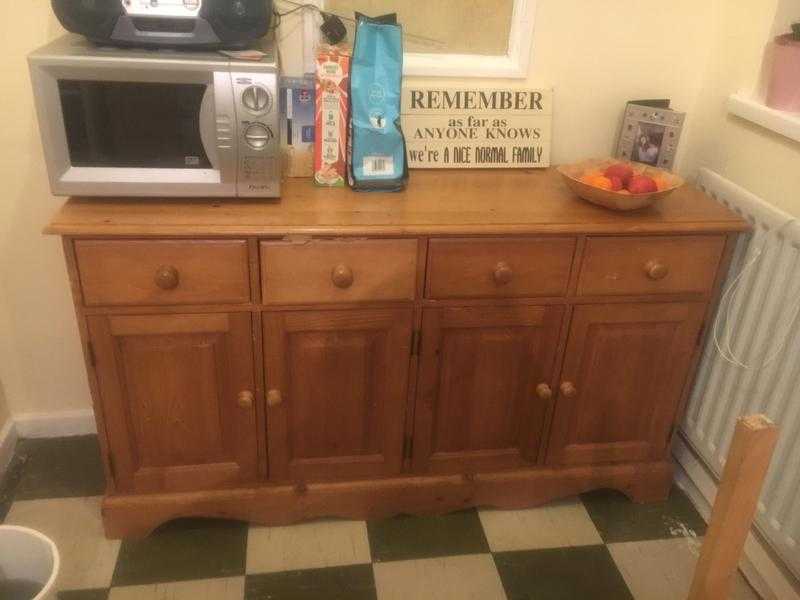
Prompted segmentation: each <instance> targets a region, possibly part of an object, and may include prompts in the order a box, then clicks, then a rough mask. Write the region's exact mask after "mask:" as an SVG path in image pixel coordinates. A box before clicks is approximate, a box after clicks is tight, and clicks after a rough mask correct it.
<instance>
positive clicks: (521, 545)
mask: <svg viewBox="0 0 800 600" xmlns="http://www.w3.org/2000/svg"><path fill="white" fill-rule="evenodd" d="M102 491H103V473H102V468H101V465H100V460H99V450H98V446H97V440H96V438H94V437H92V436H88V437H76V438H64V439H55V440H22V441H20V442H19V445H18V446H17V451H16V456H15V459H14V462H13V463H12V466H11V468H10V469H9V471H8V472H7V474H6V477H5V479H4V481H3V483H2V486H1V487H0V518H3V519H4V520H5V522H6V523H10V524H18V525H26V526H29V527H33V528H36V529H39V530H40V531H43V532H45V533H47V534H48V535H50V536H51V537H52V538H53V539H54V540H55V541H56V543H57V544H58V546H59V548H60V550H61V555H62V572H61V577H60V581H59V589H60V590H62V591H61V592H60V593H59V598H60V599H62V600H243V599H246V600H306V599H313V600H362V599H363V600H395V599H397V600H428V599H430V600H449V599H453V600H472V599H474V600H495V599H497V600H501V599H502V600H505V599H506V598H507V599H509V600H537V599H543V600H568V599H581V600H585V599H593V600H602V599H613V600H625V599H632V598H635V599H636V600H662V599H663V600H678V599H681V598H685V597H686V594H687V591H688V586H689V582H690V578H691V574H692V571H693V568H694V563H695V561H696V556H697V552H698V550H699V547H700V543H701V538H700V537H699V536H702V535H703V533H704V530H705V525H704V523H703V521H702V519H701V518H700V516H699V515H698V514H697V512H696V511H695V510H694V507H693V506H692V505H691V503H690V502H689V500H688V499H687V498H686V496H684V495H683V494H682V493H681V492H680V491H679V490H678V489H674V490H673V491H672V494H671V495H670V497H669V499H668V500H667V501H666V502H664V503H662V504H656V505H646V506H639V505H635V504H632V503H630V502H629V501H628V500H627V499H625V498H624V497H623V496H621V495H620V494H618V493H615V492H606V491H600V492H592V493H589V494H584V495H583V496H581V497H580V498H573V499H568V500H565V501H562V502H557V503H553V504H551V505H548V506H546V507H543V508H538V509H532V510H521V511H494V510H468V511H463V512H458V513H454V514H450V515H446V516H442V517H424V518H419V517H405V516H404V517H397V518H393V519H386V520H381V521H369V522H364V521H340V520H323V521H315V522H311V523H305V524H301V525H295V526H292V527H269V528H267V527H255V526H253V527H250V526H248V525H246V524H243V523H236V522H226V521H206V520H182V521H176V522H173V523H169V524H167V525H165V526H164V527H162V528H161V529H159V530H158V531H157V532H156V533H155V534H153V535H152V536H150V537H149V538H147V539H145V540H138V541H123V542H120V541H111V540H106V539H105V538H104V537H103V532H102V527H101V523H100V497H99V496H100V494H101V493H102ZM732 597H733V598H735V599H737V600H750V599H755V598H757V596H756V595H755V593H754V592H753V591H752V590H751V589H750V588H749V587H748V586H747V584H746V583H745V582H744V580H743V579H742V578H741V577H740V578H739V579H738V581H737V582H736V591H735V594H734V595H733V596H732Z"/></svg>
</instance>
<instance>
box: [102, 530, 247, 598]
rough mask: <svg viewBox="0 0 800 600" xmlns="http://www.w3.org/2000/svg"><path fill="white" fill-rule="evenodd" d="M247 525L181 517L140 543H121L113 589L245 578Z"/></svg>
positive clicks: (134, 541)
mask: <svg viewBox="0 0 800 600" xmlns="http://www.w3.org/2000/svg"><path fill="white" fill-rule="evenodd" d="M246 555H247V525H246V524H245V523H239V522H236V521H222V520H216V519H181V520H178V521H174V522H172V523H168V524H167V525H165V526H163V527H161V528H160V529H159V530H157V531H156V532H155V533H153V534H152V535H150V536H149V537H147V538H145V539H143V540H125V541H123V542H122V546H121V547H120V550H119V558H118V559H117V566H116V569H115V571H114V577H113V580H112V586H123V585H143V584H148V583H161V582H165V581H187V580H190V579H209V578H212V577H234V576H239V575H244V572H245V564H246Z"/></svg>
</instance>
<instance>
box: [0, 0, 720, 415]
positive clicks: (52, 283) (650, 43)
mask: <svg viewBox="0 0 800 600" xmlns="http://www.w3.org/2000/svg"><path fill="white" fill-rule="evenodd" d="M537 4H538V14H537V18H536V34H535V38H534V51H533V60H532V64H531V69H530V75H529V77H528V79H527V82H522V83H527V84H529V85H533V86H548V87H549V86H552V87H554V88H555V90H556V102H555V107H556V108H555V117H554V142H553V152H552V156H553V160H554V161H556V162H565V161H571V160H578V159H582V158H585V157H591V156H601V155H607V154H609V153H610V152H611V151H612V149H613V146H614V141H615V138H616V135H617V129H618V126H619V122H620V115H621V110H622V107H623V104H624V103H625V101H626V100H628V99H632V98H647V97H670V98H672V99H673V101H674V103H675V106H676V107H678V108H681V109H684V108H685V109H690V108H692V107H693V106H694V104H695V101H696V99H697V98H698V94H699V92H700V89H701V87H702V85H703V83H704V80H705V78H706V76H707V73H706V68H707V66H708V63H709V60H710V51H711V48H712V44H711V41H712V40H711V39H710V38H709V36H708V30H709V23H710V20H711V18H712V16H713V14H714V13H713V5H712V4H711V3H707V2H696V0H674V1H673V2H670V3H651V2H641V1H640V0H606V1H605V2H601V3H590V2H586V0H538V3H537ZM0 23H2V24H3V25H2V27H3V30H2V37H0V52H1V53H2V54H0V56H2V57H3V58H2V63H1V64H2V73H0V81H1V82H2V84H0V85H2V86H3V89H2V93H1V94H0V110H2V113H0V114H3V115H4V117H5V123H4V129H3V134H2V135H3V139H2V144H0V176H1V177H2V179H1V180H2V181H3V186H4V190H3V198H2V201H0V333H1V334H2V335H0V381H3V383H4V384H5V390H6V397H7V400H8V405H9V408H10V410H11V411H12V413H14V414H15V415H19V414H21V413H27V412H51V411H61V410H70V409H76V408H87V407H89V392H88V387H87V383H86V377H85V375H84V371H83V364H82V357H81V350H80V344H79V341H78V334H77V328H76V325H75V318H74V316H73V312H72V307H71V302H70V298H69V290H68V286H67V277H66V272H65V269H64V266H63V260H62V255H61V249H60V244H59V241H58V240H57V239H55V238H47V237H43V236H41V235H40V231H41V229H42V227H43V226H44V224H45V223H46V222H47V220H48V219H49V217H50V216H51V215H52V213H53V212H54V211H55V210H56V208H57V207H58V206H59V205H60V203H61V199H57V198H53V197H52V196H50V195H49V193H48V192H47V186H46V178H45V171H44V166H43V163H42V156H41V150H40V144H39V140H38V133H37V129H36V121H35V118H34V114H33V106H32V99H31V94H30V85H29V81H28V76H27V68H26V65H25V61H24V57H25V54H26V53H27V52H29V51H30V50H31V49H33V48H35V47H36V46H38V45H40V44H41V43H43V42H45V41H46V40H47V39H49V38H51V37H53V36H55V35H57V34H58V33H59V28H58V26H57V23H56V22H55V21H54V19H53V18H52V17H51V16H50V8H49V0H27V2H24V3H12V2H3V3H0ZM291 23H292V22H291V20H288V21H287V27H289V26H290V25H291ZM297 29H299V28H297ZM282 52H283V54H284V59H285V60H287V62H289V60H288V59H290V58H292V57H291V56H287V53H290V52H300V49H299V48H296V47H293V46H292V44H291V43H289V42H287V43H286V44H284V47H283V49H282ZM295 62H296V61H295ZM697 120H698V119H697V116H696V115H695V114H694V113H692V114H690V119H689V122H688V124H687V135H688V134H689V133H690V132H691V131H692V130H697V129H698V128H697ZM695 137H696V138H697V139H700V136H699V134H698V135H695Z"/></svg>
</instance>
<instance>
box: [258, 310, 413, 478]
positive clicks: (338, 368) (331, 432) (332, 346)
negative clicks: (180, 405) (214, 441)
mask: <svg viewBox="0 0 800 600" xmlns="http://www.w3.org/2000/svg"><path fill="white" fill-rule="evenodd" d="M411 335H412V309H411V308H407V309H406V308H403V309H373V310H331V311H298V312H271V313H266V314H265V315H264V357H265V361H266V380H267V406H268V408H267V445H268V454H269V469H270V478H271V479H273V480H294V481H314V480H317V481H320V480H335V479H339V480H341V479H362V478H370V477H376V476H385V475H391V474H395V473H398V472H400V470H401V469H402V465H403V441H404V431H405V416H406V405H407V398H408V369H409V363H410V349H411Z"/></svg>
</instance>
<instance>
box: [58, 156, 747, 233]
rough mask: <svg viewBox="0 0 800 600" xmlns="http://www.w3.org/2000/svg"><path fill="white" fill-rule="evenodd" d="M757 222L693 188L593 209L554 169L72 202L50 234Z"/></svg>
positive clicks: (719, 227) (669, 228)
mask: <svg viewBox="0 0 800 600" xmlns="http://www.w3.org/2000/svg"><path fill="white" fill-rule="evenodd" d="M748 228H749V226H748V223H747V222H746V221H745V220H744V219H742V218H741V217H739V216H738V215H736V214H735V213H733V212H731V211H730V210H728V209H727V208H725V207H724V206H722V205H721V204H718V203H717V202H715V201H714V200H713V199H711V198H710V197H708V196H707V195H706V194H704V193H703V192H702V191H700V190H699V189H697V188H695V187H693V186H691V185H688V184H687V185H685V186H684V187H682V188H681V189H679V190H677V191H675V192H674V193H672V194H671V195H670V196H668V197H667V198H665V199H663V200H661V201H659V202H657V203H656V204H655V205H653V206H652V207H649V208H645V209H641V210H637V211H631V212H627V213H622V212H613V211H609V210H607V209H604V208H599V207H596V206H593V205H591V204H589V203H587V202H585V201H583V200H581V199H579V198H577V197H576V196H574V195H573V194H572V192H570V191H569V190H568V189H567V187H566V186H565V184H564V182H563V181H562V180H561V176H560V175H559V174H558V173H557V172H556V171H555V170H554V169H546V170H537V171H415V172H414V173H412V177H411V180H410V183H409V187H408V189H407V190H406V191H404V192H402V193H394V194H390V193H357V192H353V191H352V190H350V189H347V188H321V187H316V186H315V185H314V184H313V183H312V182H311V180H310V179H289V180H286V181H284V182H283V194H282V198H281V199H280V200H240V199H221V198H220V199H158V200H156V199H143V198H127V199H111V198H70V199H69V200H68V201H67V202H66V203H65V204H64V205H63V206H62V208H61V209H60V210H59V212H58V213H57V214H56V215H55V217H54V218H53V220H52V222H51V223H50V224H49V225H48V226H47V227H46V228H45V233H48V234H54V235H72V236H109V235H113V236H196V235H208V236H249V235H256V236H285V235H375V236H400V235H443V234H449V235H469V234H473V235H492V234H576V233H598V234H635V233H702V232H732V231H744V230H747V229H748Z"/></svg>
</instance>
